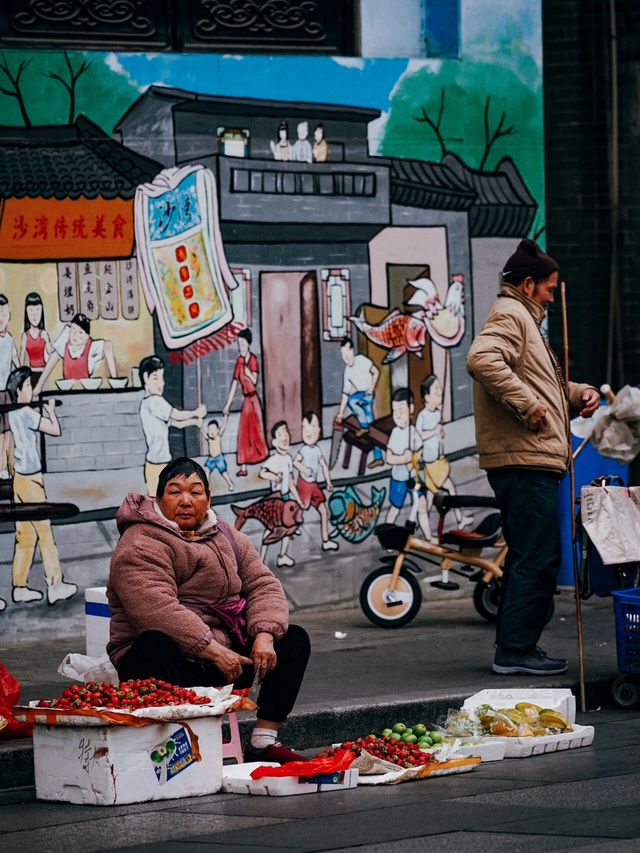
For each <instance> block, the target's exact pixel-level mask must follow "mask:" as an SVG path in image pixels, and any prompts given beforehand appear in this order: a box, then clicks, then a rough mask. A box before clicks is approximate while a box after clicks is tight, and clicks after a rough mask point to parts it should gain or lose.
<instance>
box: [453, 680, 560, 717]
mask: <svg viewBox="0 0 640 853" xmlns="http://www.w3.org/2000/svg"><path fill="white" fill-rule="evenodd" d="M516 702H533V704H534V705H540V707H541V708H553V709H554V710H556V711H560V713H561V714H564V716H565V717H566V718H567V720H568V721H569V722H570V723H574V722H575V719H576V697H575V696H574V695H573V693H572V692H571V690H569V688H568V687H547V688H545V687H543V688H537V687H528V688H527V687H518V688H515V687H513V688H508V687H507V688H495V689H489V690H480V692H479V693H474V694H473V696H469V698H468V699H465V700H464V703H463V705H462V707H463V708H465V709H467V710H471V711H473V710H475V709H476V708H477V707H478V706H479V705H491V707H492V708H512V707H513V706H514V705H515V704H516Z"/></svg>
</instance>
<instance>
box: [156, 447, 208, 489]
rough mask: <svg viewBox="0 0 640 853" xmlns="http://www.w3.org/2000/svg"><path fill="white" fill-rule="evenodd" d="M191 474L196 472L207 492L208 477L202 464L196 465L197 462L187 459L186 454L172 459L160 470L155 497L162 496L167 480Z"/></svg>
mask: <svg viewBox="0 0 640 853" xmlns="http://www.w3.org/2000/svg"><path fill="white" fill-rule="evenodd" d="M192 474H196V475H197V476H198V477H200V479H201V480H202V485H203V486H204V490H205V492H206V493H207V494H209V478H208V477H207V475H206V473H205V470H204V468H203V467H202V465H198V463H197V462H194V460H193V459H189V457H188V456H180V457H178V459H174V460H173V461H171V462H169V464H168V465H166V466H165V467H164V468H163V469H162V471H161V472H160V476H159V477H158V488H157V490H156V497H157V498H161V497H162V496H163V494H164V490H165V489H166V487H167V483H168V482H169V480H173V478H174V477H184V478H185V479H186V478H187V477H190V476H191V475H192Z"/></svg>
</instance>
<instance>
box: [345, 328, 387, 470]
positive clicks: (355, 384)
mask: <svg viewBox="0 0 640 853" xmlns="http://www.w3.org/2000/svg"><path fill="white" fill-rule="evenodd" d="M340 356H341V358H342V360H343V362H344V363H345V365H346V367H345V369H344V376H343V380H342V397H341V398H340V406H339V408H338V414H337V415H336V422H337V423H341V422H342V420H343V418H344V413H345V410H346V408H347V406H348V407H349V408H350V409H351V411H352V412H353V414H354V415H355V416H356V418H357V419H358V423H359V424H360V429H359V430H358V431H357V432H356V435H357V436H361V435H364V434H365V433H366V432H368V431H369V427H370V426H371V424H372V423H373V392H374V390H375V387H376V382H377V381H378V376H379V375H380V371H379V370H378V368H377V367H376V366H375V364H374V363H373V362H372V361H371V359H370V358H367V356H366V355H362V354H360V355H356V353H355V350H354V348H353V342H352V340H351V338H349V337H345V338H343V339H342V341H341V343H340ZM382 464H383V456H382V451H381V450H380V448H379V447H374V448H373V459H372V460H371V462H369V464H368V466H367V467H368V468H377V467H378V466H379V465H382Z"/></svg>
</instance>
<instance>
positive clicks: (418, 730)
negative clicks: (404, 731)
mask: <svg viewBox="0 0 640 853" xmlns="http://www.w3.org/2000/svg"><path fill="white" fill-rule="evenodd" d="M411 731H412V732H413V733H414V735H416V737H422V735H426V733H427V727H426V726H425V724H424V723H418V724H417V725H416V726H414V727H413V728H412V729H411Z"/></svg>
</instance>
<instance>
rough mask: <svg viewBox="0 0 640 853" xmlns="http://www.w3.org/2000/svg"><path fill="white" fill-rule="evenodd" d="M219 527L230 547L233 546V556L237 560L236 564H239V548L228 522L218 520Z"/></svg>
mask: <svg viewBox="0 0 640 853" xmlns="http://www.w3.org/2000/svg"><path fill="white" fill-rule="evenodd" d="M218 527H219V528H220V530H221V532H222V535H223V536H224V538H225V539H226V540H227V542H228V543H229V545H231V550H232V551H233V556H234V557H235V558H236V564H237V563H238V546H237V545H236V542H235V539H234V538H233V533H232V532H231V528H230V527H229V525H228V524H227V522H226V521H223V520H222V519H221V518H219V519H218Z"/></svg>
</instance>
